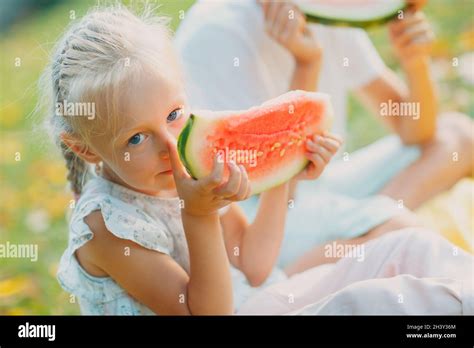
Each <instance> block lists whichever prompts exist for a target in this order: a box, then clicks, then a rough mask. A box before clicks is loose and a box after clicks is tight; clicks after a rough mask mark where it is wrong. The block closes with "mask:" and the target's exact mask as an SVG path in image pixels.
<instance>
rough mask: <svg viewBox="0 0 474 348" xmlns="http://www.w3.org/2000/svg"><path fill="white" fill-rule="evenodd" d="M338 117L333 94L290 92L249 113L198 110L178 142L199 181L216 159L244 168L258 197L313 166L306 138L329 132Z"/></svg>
mask: <svg viewBox="0 0 474 348" xmlns="http://www.w3.org/2000/svg"><path fill="white" fill-rule="evenodd" d="M332 114H333V111H332V106H331V103H330V100H329V96H328V95H326V94H322V93H314V92H305V91H292V92H288V93H285V94H283V95H281V96H279V97H278V98H275V99H271V100H269V101H267V102H265V103H263V104H262V105H261V106H257V107H252V108H250V109H248V110H244V111H223V112H212V111H196V112H193V113H192V114H191V116H190V118H189V119H188V121H187V123H186V125H185V127H184V128H183V130H182V132H181V134H180V136H179V138H178V151H179V154H180V158H181V161H182V162H183V163H184V165H185V167H186V169H187V171H188V172H189V174H190V175H191V176H192V177H193V178H195V179H199V178H202V177H204V176H206V175H208V174H209V173H210V172H211V170H212V166H213V159H214V158H215V156H216V155H221V156H222V160H223V161H224V162H229V161H234V162H236V163H237V164H242V165H243V166H245V168H246V170H247V173H248V175H249V179H250V184H251V189H252V194H256V193H260V192H262V191H265V190H267V189H269V188H271V187H274V186H277V185H279V184H281V183H283V182H285V181H287V180H289V179H290V178H292V177H293V176H294V175H295V174H297V173H299V172H300V171H301V170H302V169H303V168H304V167H305V166H306V165H307V163H308V160H307V158H306V157H305V155H304V152H305V140H306V139H307V138H308V137H310V136H312V135H314V134H319V133H322V132H323V131H324V130H327V129H328V128H329V126H330V123H331V121H332ZM224 176H225V177H227V176H228V169H227V166H225V173H224Z"/></svg>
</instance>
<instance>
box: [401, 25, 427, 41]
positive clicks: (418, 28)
mask: <svg viewBox="0 0 474 348" xmlns="http://www.w3.org/2000/svg"><path fill="white" fill-rule="evenodd" d="M430 30H431V28H430V26H429V24H428V23H426V22H423V23H420V24H418V25H415V26H413V27H410V28H407V30H405V31H404V32H403V34H401V35H400V36H399V38H398V40H397V42H398V44H399V45H400V46H405V45H406V44H408V43H410V42H411V41H412V40H413V38H414V37H416V36H419V35H423V34H427V33H429V32H430Z"/></svg>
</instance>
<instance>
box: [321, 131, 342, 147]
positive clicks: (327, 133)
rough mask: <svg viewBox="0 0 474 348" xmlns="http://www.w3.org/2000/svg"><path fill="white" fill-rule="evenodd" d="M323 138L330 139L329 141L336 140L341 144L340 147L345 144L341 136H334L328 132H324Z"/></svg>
mask: <svg viewBox="0 0 474 348" xmlns="http://www.w3.org/2000/svg"><path fill="white" fill-rule="evenodd" d="M322 135H323V137H325V138H329V139H332V140H335V141H336V142H338V143H339V145H342V144H343V143H344V139H342V138H341V137H340V136H339V135H337V134H334V133H330V132H328V131H324V132H323V134H322Z"/></svg>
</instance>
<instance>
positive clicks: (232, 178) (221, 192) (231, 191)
mask: <svg viewBox="0 0 474 348" xmlns="http://www.w3.org/2000/svg"><path fill="white" fill-rule="evenodd" d="M229 171H230V175H229V179H228V181H227V183H226V184H224V185H222V186H220V187H218V188H215V189H214V193H215V194H216V195H218V196H221V197H225V198H227V197H230V196H233V195H235V194H236V193H237V192H238V191H239V187H240V180H241V176H242V174H241V173H240V170H239V167H237V164H235V163H233V162H229Z"/></svg>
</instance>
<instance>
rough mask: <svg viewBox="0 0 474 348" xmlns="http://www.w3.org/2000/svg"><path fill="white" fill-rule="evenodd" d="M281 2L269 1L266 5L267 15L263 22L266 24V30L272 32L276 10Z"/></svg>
mask: <svg viewBox="0 0 474 348" xmlns="http://www.w3.org/2000/svg"><path fill="white" fill-rule="evenodd" d="M281 5H282V4H281V3H280V2H271V3H270V4H269V5H268V6H269V7H268V11H267V16H266V17H265V19H266V20H265V22H266V24H267V30H268V31H269V32H270V33H273V30H274V29H273V28H274V27H275V21H276V17H277V15H278V10H279V9H280V6H281Z"/></svg>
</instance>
